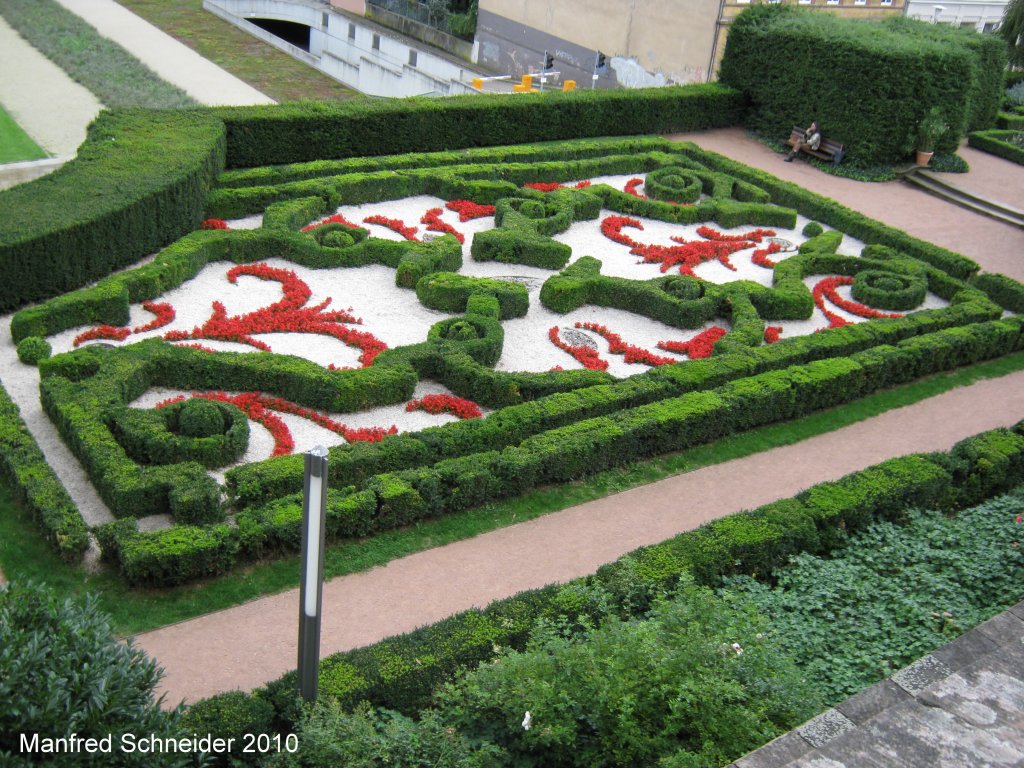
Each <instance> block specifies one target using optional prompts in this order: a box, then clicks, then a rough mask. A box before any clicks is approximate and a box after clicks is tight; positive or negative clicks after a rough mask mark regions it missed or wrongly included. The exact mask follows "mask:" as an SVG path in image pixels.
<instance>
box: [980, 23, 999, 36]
mask: <svg viewBox="0 0 1024 768" xmlns="http://www.w3.org/2000/svg"><path fill="white" fill-rule="evenodd" d="M996 24H998V22H996V21H986V22H985V27H984V28H983V29H982V30H981V31H982V32H984V33H985V34H986V35H987V34H988V33H989V32H992V31H994V30H995V28H996Z"/></svg>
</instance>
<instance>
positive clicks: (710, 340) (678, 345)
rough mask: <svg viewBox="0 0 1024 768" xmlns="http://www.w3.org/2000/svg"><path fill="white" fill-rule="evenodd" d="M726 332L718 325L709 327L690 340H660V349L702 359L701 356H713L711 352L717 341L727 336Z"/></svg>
mask: <svg viewBox="0 0 1024 768" xmlns="http://www.w3.org/2000/svg"><path fill="white" fill-rule="evenodd" d="M725 333H726V331H725V329H724V328H719V327H718V326H717V325H716V326H714V327H712V328H708V329H707V330H706V331H701V332H700V333H698V334H697V335H696V336H694V337H693V338H692V339H690V340H689V341H659V342H658V349H664V350H666V351H667V352H675V353H676V354H679V355H686V356H687V357H689V358H690V359H691V360H700V359H701V358H705V357H711V353H712V352H713V351H714V348H715V342H717V341H718V340H719V339H720V338H722V337H723V336H725ZM672 362H675V361H672Z"/></svg>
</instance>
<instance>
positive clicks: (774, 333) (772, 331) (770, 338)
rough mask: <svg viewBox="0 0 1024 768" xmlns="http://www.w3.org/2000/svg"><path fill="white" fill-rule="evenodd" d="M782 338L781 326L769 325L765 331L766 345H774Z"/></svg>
mask: <svg viewBox="0 0 1024 768" xmlns="http://www.w3.org/2000/svg"><path fill="white" fill-rule="evenodd" d="M780 336H782V326H781V325H769V326H767V327H766V328H765V329H764V343H765V344H774V343H775V342H776V341H778V340H779V337H780Z"/></svg>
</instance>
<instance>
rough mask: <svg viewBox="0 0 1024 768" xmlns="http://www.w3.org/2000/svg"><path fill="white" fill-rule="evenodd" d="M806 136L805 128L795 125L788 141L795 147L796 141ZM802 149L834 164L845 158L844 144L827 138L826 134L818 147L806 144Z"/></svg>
mask: <svg viewBox="0 0 1024 768" xmlns="http://www.w3.org/2000/svg"><path fill="white" fill-rule="evenodd" d="M803 137H804V129H803V128H801V127H800V126H799V125H794V126H793V132H792V133H791V134H789V141H787V142H786V143H787V144H789V146H791V147H795V146H796V143H797V142H798V141H800V140H801V139H802V138H803ZM800 151H802V152H806V153H807V154H808V155H813V156H814V157H816V158H818V159H819V160H827V161H828V162H830V163H832V164H833V165H839V163H840V162H842V159H843V145H842V144H840V143H839V142H838V141H832V139H826V138H825V137H824V136H822V137H821V143H820V144H818V148H817V149H811V148H810V147H809V146H808V145H806V144H805V145H804V146H803V147H801V148H800Z"/></svg>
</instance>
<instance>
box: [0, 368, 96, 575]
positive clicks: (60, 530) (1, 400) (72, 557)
mask: <svg viewBox="0 0 1024 768" xmlns="http://www.w3.org/2000/svg"><path fill="white" fill-rule="evenodd" d="M0 475H2V476H3V477H4V479H5V480H6V481H7V486H8V487H9V488H11V489H12V491H13V494H14V497H15V499H17V500H18V501H19V502H20V503H21V504H22V505H23V506H24V507H25V508H26V509H27V510H28V511H29V512H30V514H31V515H32V517H33V518H34V519H35V521H36V524H37V525H38V526H39V528H40V530H41V531H42V533H43V535H44V536H45V537H46V540H47V541H48V542H49V543H50V546H52V547H53V549H54V550H55V551H56V552H57V554H59V555H60V556H61V557H62V558H63V559H64V560H67V561H68V562H76V561H78V560H80V559H81V557H82V555H83V554H84V553H85V550H87V549H88V548H89V531H88V528H87V527H86V525H85V521H84V520H83V519H82V516H81V515H80V514H79V512H78V507H76V506H75V503H74V502H73V501H72V500H71V497H70V496H68V492H67V491H66V490H65V489H64V486H63V485H62V484H61V482H60V480H59V479H58V477H57V475H56V474H54V471H53V469H52V468H51V467H50V465H49V463H48V462H47V461H46V457H45V456H43V452H42V451H40V450H39V446H38V445H36V441H35V440H34V439H33V437H32V435H31V433H29V431H28V427H26V426H25V422H23V421H22V420H21V414H20V413H19V412H18V406H17V405H15V404H14V402H13V401H12V400H11V398H10V397H9V396H8V394H7V392H6V391H5V390H4V389H3V387H0Z"/></svg>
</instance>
